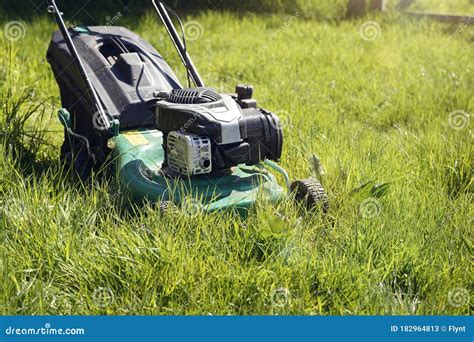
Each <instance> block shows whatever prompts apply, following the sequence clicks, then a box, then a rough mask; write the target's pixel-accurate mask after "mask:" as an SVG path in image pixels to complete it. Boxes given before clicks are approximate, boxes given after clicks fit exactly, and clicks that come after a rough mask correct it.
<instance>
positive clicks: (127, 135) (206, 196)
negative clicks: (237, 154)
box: [112, 130, 285, 212]
mask: <svg viewBox="0 0 474 342" xmlns="http://www.w3.org/2000/svg"><path fill="white" fill-rule="evenodd" d="M162 142H163V135H162V133H161V132H160V131H157V130H136V131H126V132H123V133H121V134H118V135H117V136H115V137H114V138H112V144H113V145H114V146H113V159H114V161H115V164H116V166H117V176H118V178H119V182H120V186H121V189H122V191H124V192H125V193H126V194H127V195H129V196H130V197H131V199H132V200H133V201H141V200H148V201H151V202H159V201H172V202H173V203H175V204H177V205H178V204H180V203H182V202H183V201H185V200H186V198H192V199H194V200H197V201H198V203H199V204H200V205H201V206H202V209H203V211H205V212H213V211H220V210H226V209H236V210H237V211H239V212H242V211H247V210H248V209H249V208H250V207H251V206H252V205H253V204H254V203H255V202H256V200H257V197H258V196H263V197H264V198H266V199H267V200H269V201H271V202H276V201H278V200H280V199H281V198H283V197H285V191H284V190H283V188H282V187H280V186H279V185H278V183H277V181H276V179H275V177H274V176H273V175H272V174H271V173H270V172H268V171H267V170H265V169H264V168H263V167H261V166H246V165H239V166H237V167H234V168H233V169H232V172H231V173H229V174H226V175H223V176H219V177H215V176H212V177H211V176H208V175H199V176H192V177H184V176H183V177H180V178H174V179H172V178H170V177H166V176H164V175H163V174H162V173H161V172H160V168H161V164H162V162H163V159H164V151H163V147H162Z"/></svg>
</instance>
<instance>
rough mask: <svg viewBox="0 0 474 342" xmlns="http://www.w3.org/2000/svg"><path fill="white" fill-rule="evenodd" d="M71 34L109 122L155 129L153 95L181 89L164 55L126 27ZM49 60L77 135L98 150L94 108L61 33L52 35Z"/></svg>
mask: <svg viewBox="0 0 474 342" xmlns="http://www.w3.org/2000/svg"><path fill="white" fill-rule="evenodd" d="M69 33H70V35H71V37H72V40H73V42H74V45H75V46H76V49H77V51H78V53H79V56H80V58H81V61H82V63H83V64H84V67H85V69H86V72H87V75H88V77H89V78H90V80H91V83H92V85H93V87H94V88H95V90H96V91H97V94H98V97H99V99H100V101H101V103H102V105H103V107H104V110H105V112H106V115H107V116H108V118H109V119H110V120H113V119H118V120H119V122H120V129H121V130H128V129H136V128H141V127H143V128H146V127H153V118H154V113H153V108H154V107H150V106H149V103H150V102H153V101H156V99H155V97H154V94H155V93H158V92H169V91H170V90H171V89H179V88H181V85H180V83H179V81H178V79H177V77H176V76H175V75H174V73H173V71H172V70H171V68H170V67H169V66H168V64H167V63H166V62H165V61H164V59H163V58H162V57H161V55H160V54H159V53H158V52H157V51H156V50H155V49H154V48H153V47H152V46H151V45H150V44H149V43H148V42H146V41H145V40H143V39H142V38H140V37H139V36H138V35H137V34H135V33H133V32H131V31H129V30H127V29H125V28H123V27H114V26H88V27H78V28H74V29H72V28H71V29H69ZM46 57H47V60H48V62H49V64H50V65H51V68H52V70H53V73H54V76H55V78H56V80H57V83H58V85H59V89H60V93H61V101H62V106H63V107H64V108H66V109H67V110H68V111H69V112H70V113H71V115H72V121H73V130H74V132H75V133H77V134H80V135H83V136H85V137H87V138H88V139H89V142H90V144H91V146H97V145H99V144H100V143H101V140H103V139H100V137H98V136H97V134H96V130H94V118H93V116H94V114H95V110H96V109H95V108H94V106H93V101H91V99H90V98H89V96H88V93H89V92H88V91H87V88H86V85H85V82H84V80H83V79H82V78H81V76H80V74H79V71H78V69H77V67H76V65H75V63H74V61H73V58H72V56H71V53H70V51H69V49H68V47H67V45H66V42H65V41H64V39H63V36H62V34H61V32H60V31H57V32H55V33H54V34H53V37H52V39H51V43H50V45H49V48H48V51H47V55H46Z"/></svg>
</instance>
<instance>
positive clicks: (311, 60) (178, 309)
mask: <svg viewBox="0 0 474 342" xmlns="http://www.w3.org/2000/svg"><path fill="white" fill-rule="evenodd" d="M129 17H130V16H124V17H123V18H122V19H121V20H120V22H119V24H120V25H125V26H129V27H130V28H131V29H132V30H134V31H136V32H138V33H139V34H140V35H142V36H143V37H144V38H145V39H147V40H149V41H150V42H151V43H152V44H153V45H154V46H155V47H157V49H158V50H159V51H161V52H162V54H163V56H164V57H165V58H166V59H167V60H168V61H169V63H170V64H171V65H172V66H173V67H176V69H179V71H177V72H178V74H179V75H180V76H181V79H185V78H184V73H183V71H182V70H181V68H179V67H178V66H179V61H178V58H177V56H176V55H175V52H174V51H173V47H172V46H171V44H170V43H169V42H168V41H167V37H166V35H165V32H163V29H162V28H161V27H160V26H159V25H158V24H157V18H156V17H155V16H153V15H151V14H150V15H147V16H145V17H143V18H141V19H142V20H141V21H140V22H138V21H137V20H136V19H129ZM12 19H14V18H10V20H12ZM187 20H196V21H198V22H199V24H200V25H201V26H202V28H203V34H202V37H201V38H200V39H197V40H195V41H192V42H189V49H190V51H191V53H192V56H193V58H194V62H195V64H196V65H197V66H199V69H200V72H201V74H202V75H203V77H204V79H205V80H206V81H207V83H208V84H209V85H213V86H214V87H216V88H217V89H219V90H222V91H231V90H232V89H233V87H234V86H235V84H236V83H238V82H246V83H250V84H253V85H254V86H255V88H256V97H257V98H258V99H259V101H260V105H261V106H263V107H266V108H269V109H271V110H273V111H275V112H276V113H279V114H280V116H281V117H282V118H283V121H284V122H285V127H284V134H285V144H284V154H283V157H282V161H281V165H282V166H283V167H285V168H286V169H287V170H288V171H289V173H290V175H291V177H292V178H293V179H297V178H305V177H308V176H309V175H310V174H311V173H312V172H313V171H312V170H313V159H312V156H313V155H315V154H317V155H318V157H319V159H320V160H321V162H322V164H323V166H324V169H325V175H324V176H323V178H322V181H323V183H324V185H325V187H326V188H327V190H328V192H329V195H330V198H331V210H330V212H329V214H328V215H327V216H326V217H322V216H320V215H314V214H304V213H301V212H299V211H298V210H297V208H295V206H294V205H293V204H292V203H291V201H289V200H288V201H284V202H283V203H281V204H279V205H277V206H269V205H268V204H266V203H264V202H261V203H259V204H258V206H257V208H256V209H255V213H254V215H252V216H251V217H249V218H248V219H241V218H239V217H235V216H232V215H231V214H212V215H202V214H199V213H192V214H190V213H186V212H184V211H178V212H174V213H171V214H170V215H167V216H164V217H160V216H159V215H158V214H157V213H156V212H155V211H154V210H152V209H151V208H144V209H143V211H142V212H138V213H136V214H134V215H132V214H130V213H126V212H125V213H124V212H123V211H122V210H121V209H120V208H121V206H120V202H121V196H120V193H119V192H117V190H116V187H115V185H114V184H113V182H111V183H110V184H107V182H106V181H102V182H100V181H98V180H97V181H94V180H92V181H91V182H89V183H88V184H82V185H81V184H71V183H70V182H68V181H67V177H66V176H65V175H64V174H63V172H62V170H61V168H60V166H59V165H58V162H57V159H58V149H59V145H60V143H61V140H62V132H61V129H60V125H59V123H56V122H55V119H54V115H55V113H54V111H55V110H54V108H56V109H57V108H59V107H60V99H59V92H58V89H57V86H56V84H55V81H54V78H53V76H52V73H51V71H50V69H49V66H48V65H47V63H46V61H45V58H44V56H45V51H46V48H47V45H48V42H49V38H50V35H51V32H52V31H53V30H55V26H54V24H53V23H52V19H51V18H48V17H37V18H34V19H32V20H31V21H28V22H27V23H25V26H24V27H26V32H25V35H24V37H23V38H22V39H19V40H17V41H15V42H10V41H8V40H7V39H5V37H2V38H0V49H2V51H5V53H2V54H1V55H0V66H2V67H1V68H0V92H1V93H0V94H1V95H0V99H1V103H0V105H1V106H0V125H1V130H2V131H3V132H6V133H9V134H10V135H9V136H10V137H12V138H11V139H10V140H8V139H5V138H3V141H4V144H3V147H2V159H1V161H0V165H1V166H0V179H1V182H0V193H1V201H2V205H3V210H2V211H1V220H0V222H1V227H0V236H1V239H2V244H1V246H0V255H1V256H2V257H1V258H0V271H1V274H2V276H3V281H2V282H1V287H0V312H1V313H2V314H10V315H27V314H119V315H120V314H324V315H327V314H333V315H352V314H454V315H461V314H462V315H466V314H472V306H470V305H471V304H469V302H468V301H466V300H465V298H466V291H467V293H468V294H469V293H470V294H471V298H472V288H473V283H472V278H473V277H472V257H473V231H472V216H473V215H472V214H473V207H472V195H473V182H472V157H473V147H472V146H473V144H472V126H471V124H470V123H469V118H470V117H469V116H468V113H473V112H474V101H473V97H472V89H473V88H474V84H473V80H472V72H473V69H474V62H473V61H474V58H473V57H474V52H473V50H472V48H471V45H470V44H472V42H469V39H471V40H472V38H470V37H469V30H468V29H464V30H462V31H461V32H459V33H457V34H456V35H454V36H451V35H452V34H453V33H454V32H455V31H456V29H457V27H456V26H446V25H441V24H436V23H432V22H428V21H407V20H406V19H405V18H403V17H398V16H397V15H396V14H394V13H392V14H385V15H383V16H378V17H375V18H365V19H361V20H359V21H343V22H339V23H332V24H331V23H327V22H318V21H314V20H304V19H302V18H298V17H296V18H294V19H292V17H291V16H284V15H271V16H264V17H259V16H252V15H249V16H243V17H242V16H237V15H234V14H230V13H226V12H223V13H216V12H207V13H202V14H199V15H197V16H194V17H188V18H187ZM367 20H375V21H376V22H377V23H378V25H379V26H380V28H381V34H380V36H379V37H378V38H377V39H375V40H373V41H366V40H364V39H362V38H361V35H360V33H359V29H360V27H361V25H362V24H363V23H364V22H365V21H367ZM7 22H8V20H4V22H3V23H2V27H4V25H5V24H6V23H7ZM450 36H451V38H450ZM24 94H27V95H24ZM24 96H27V97H26V100H25V99H23V97H24ZM32 104H39V108H36V110H35V111H34V112H33V113H32V112H31V108H32V107H31V106H32ZM455 111H459V112H456V113H458V114H457V118H458V119H459V120H460V121H453V120H451V121H450V120H449V119H450V118H451V119H453V115H451V116H450V113H453V112H455ZM456 113H455V114H456ZM9 117H10V118H14V119H16V120H20V121H21V119H22V118H24V117H25V118H26V117H30V118H29V119H28V120H27V122H26V123H25V124H20V125H17V126H15V128H12V126H11V125H9V124H8V122H7V121H8V120H7V118H9ZM39 117H42V119H41V120H40V119H39ZM50 117H51V118H52V119H50ZM45 125H47V129H46V132H44V131H45V129H44V127H45ZM453 127H454V128H457V129H454V128H453ZM31 131H33V132H35V135H34V137H33V138H31V137H28V136H26V135H25V134H26V133H28V132H31ZM6 133H3V134H4V135H6ZM38 134H40V135H38ZM12 139H13V140H12ZM5 141H6V142H7V141H13V142H14V144H11V143H10V144H8V143H6V142H5ZM14 147H16V150H15V149H14Z"/></svg>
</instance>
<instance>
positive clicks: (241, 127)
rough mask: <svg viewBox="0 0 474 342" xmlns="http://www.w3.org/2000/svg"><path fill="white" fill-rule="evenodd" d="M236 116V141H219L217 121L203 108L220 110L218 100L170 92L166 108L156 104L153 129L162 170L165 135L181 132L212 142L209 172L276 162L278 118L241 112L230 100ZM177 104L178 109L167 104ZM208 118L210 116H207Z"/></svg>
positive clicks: (202, 93) (204, 91)
mask: <svg viewBox="0 0 474 342" xmlns="http://www.w3.org/2000/svg"><path fill="white" fill-rule="evenodd" d="M231 101H233V102H234V105H236V106H237V107H236V108H237V111H238V113H239V118H238V131H239V133H240V139H239V141H236V142H233V143H226V142H225V141H223V133H222V130H223V126H222V125H221V123H222V122H221V121H219V120H218V119H214V118H213V119H212V120H210V117H209V115H206V114H205V113H203V108H204V109H205V108H209V109H212V108H217V107H220V106H222V97H221V96H220V95H219V94H217V93H215V92H214V91H213V90H211V89H208V88H195V89H181V90H174V91H173V92H172V93H171V94H170V96H169V98H168V99H167V100H166V102H167V103H166V104H160V102H158V103H157V116H156V126H155V127H156V128H157V129H158V130H160V131H161V132H163V135H164V139H163V148H164V150H165V166H166V159H167V158H166V155H167V134H168V133H169V132H172V131H181V132H186V133H191V134H196V135H199V136H206V137H209V138H210V139H211V141H212V146H211V149H212V171H213V172H215V171H221V170H225V169H229V168H231V167H233V166H237V165H239V164H247V165H255V164H259V163H261V162H262V161H263V160H265V159H270V160H274V161H278V159H279V158H280V157H281V153H282V147H283V132H282V130H281V126H280V122H279V119H278V117H277V116H276V115H275V114H273V113H271V112H269V111H266V110H264V109H262V108H258V107H256V106H255V108H254V107H250V108H241V106H240V105H239V104H238V103H236V102H235V100H233V99H231ZM169 102H171V103H178V104H181V105H180V106H178V107H173V106H170V105H169V104H168V103H169ZM211 117H212V115H211Z"/></svg>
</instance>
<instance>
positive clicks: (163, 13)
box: [152, 0, 205, 87]
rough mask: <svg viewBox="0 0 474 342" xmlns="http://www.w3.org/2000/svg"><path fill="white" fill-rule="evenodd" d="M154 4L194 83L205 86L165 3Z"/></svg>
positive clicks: (157, 2) (153, 1) (154, 1)
mask: <svg viewBox="0 0 474 342" xmlns="http://www.w3.org/2000/svg"><path fill="white" fill-rule="evenodd" d="M152 3H153V6H155V9H156V11H157V12H158V15H159V16H160V18H161V21H162V22H163V25H164V26H165V28H166V30H167V31H168V34H169V36H170V38H171V41H172V42H173V44H174V46H175V48H176V50H177V51H178V54H179V57H181V61H182V62H183V64H184V66H185V67H186V68H187V69H188V71H189V74H190V77H191V79H192V80H193V82H194V84H195V85H196V86H197V87H204V86H205V85H204V82H203V80H202V78H201V76H200V75H199V73H198V71H197V69H196V67H195V66H194V63H193V61H192V60H191V57H190V56H189V54H188V52H187V51H186V48H185V46H184V44H183V42H182V41H181V39H180V38H179V35H178V32H177V31H176V28H175V27H174V25H173V22H172V21H171V19H170V17H169V15H168V11H167V10H166V7H165V5H164V4H163V2H161V1H157V0H152Z"/></svg>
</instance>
